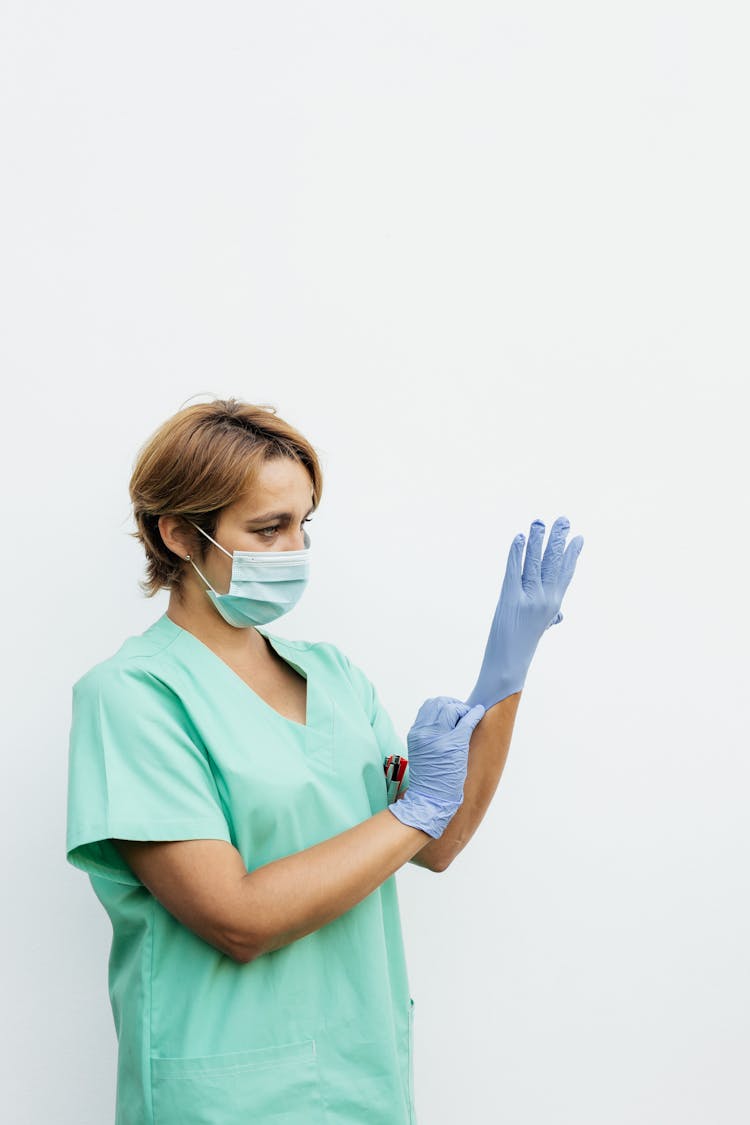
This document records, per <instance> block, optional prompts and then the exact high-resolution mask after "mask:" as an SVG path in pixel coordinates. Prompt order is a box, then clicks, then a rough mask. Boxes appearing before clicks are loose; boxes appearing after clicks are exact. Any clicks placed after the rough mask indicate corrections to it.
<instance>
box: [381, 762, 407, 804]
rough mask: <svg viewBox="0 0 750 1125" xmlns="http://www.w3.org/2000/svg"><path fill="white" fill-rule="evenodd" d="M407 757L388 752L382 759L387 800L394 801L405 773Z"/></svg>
mask: <svg viewBox="0 0 750 1125" xmlns="http://www.w3.org/2000/svg"><path fill="white" fill-rule="evenodd" d="M407 762H408V759H407V758H405V757H403V755H401V754H389V755H388V757H387V758H385V759H384V761H383V770H384V771H385V784H386V793H387V797H388V802H389V804H390V802H391V801H395V799H396V797H397V796H398V793H399V789H400V788H401V782H402V781H403V779H404V774H405V773H406V766H407Z"/></svg>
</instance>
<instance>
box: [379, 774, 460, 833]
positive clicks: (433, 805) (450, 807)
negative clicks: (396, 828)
mask: <svg viewBox="0 0 750 1125" xmlns="http://www.w3.org/2000/svg"><path fill="white" fill-rule="evenodd" d="M388 808H389V809H390V811H391V812H392V813H393V815H394V816H395V818H396V820H400V821H401V823H402V824H407V825H409V826H410V827H411V828H419V830H420V831H421V832H426V833H427V835H428V836H432V837H433V839H435V840H437V839H438V838H439V837H440V836H442V834H443V832H444V831H445V829H446V827H447V825H448V823H449V822H450V821H451V820H452V819H453V817H454V815H455V813H456V810H457V809H458V808H459V805H456V804H453V803H452V802H451V803H450V804H446V803H445V802H442V801H435V800H433V799H432V798H429V797H423V796H422V794H421V793H415V792H414V790H413V787H412V786H409V788H408V789H407V790H406V793H405V794H404V796H403V797H402V798H401V800H400V801H394V802H393V804H391V805H388Z"/></svg>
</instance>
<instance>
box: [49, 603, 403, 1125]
mask: <svg viewBox="0 0 750 1125" xmlns="http://www.w3.org/2000/svg"><path fill="white" fill-rule="evenodd" d="M258 632H259V633H261V634H262V635H263V636H264V637H265V638H266V640H267V642H268V643H269V644H270V645H271V646H272V648H273V649H274V650H275V651H276V652H277V653H278V654H279V655H280V656H281V657H282V658H283V659H284V660H285V661H287V663H289V664H290V665H291V666H292V667H293V668H295V669H296V670H297V671H298V672H300V673H301V675H303V676H304V677H305V678H306V680H307V721H306V723H305V724H304V725H303V724H301V723H297V722H295V721H293V720H291V719H287V718H285V717H284V716H282V715H280V714H279V713H278V712H277V711H276V710H274V708H272V707H271V706H270V705H269V704H267V703H266V702H265V701H264V700H262V699H261V698H260V696H259V695H257V694H256V693H255V692H254V691H253V690H252V689H251V688H250V687H248V685H247V684H246V683H245V682H244V681H243V680H242V679H241V678H240V676H238V675H237V674H236V673H235V672H234V671H232V669H231V668H230V667H229V665H228V664H226V663H225V662H224V661H223V660H222V659H221V658H220V657H218V656H217V655H216V654H215V653H214V652H212V651H211V649H209V648H208V647H207V646H206V645H204V644H203V642H202V641H199V640H198V638H197V637H195V636H193V634H192V633H189V632H188V631H187V630H185V629H182V628H181V627H180V626H179V625H176V624H175V623H174V622H173V621H172V620H171V619H170V618H169V617H167V615H166V614H164V615H163V616H162V617H160V618H158V619H157V620H156V621H155V622H154V624H153V625H151V626H150V627H149V628H148V629H146V631H145V632H144V633H142V634H141V635H140V636H135V637H130V638H128V639H127V640H126V641H125V642H124V643H123V645H122V646H121V647H120V649H119V650H118V651H117V652H116V653H115V654H114V655H113V656H111V657H110V658H109V659H106V660H104V661H102V662H101V663H99V664H96V665H95V666H94V667H93V668H91V669H90V670H89V671H88V672H87V673H86V674H85V675H84V676H82V677H81V678H80V679H79V680H78V681H77V682H76V683H75V684H74V686H73V716H72V726H71V732H70V749H69V763H68V819H67V840H66V844H67V859H68V861H69V862H70V863H72V864H73V865H75V866H76V867H79V868H81V869H82V870H83V871H85V872H86V873H87V874H88V876H89V879H90V881H91V884H92V887H93V889H94V893H95V894H96V896H97V898H98V899H99V900H100V902H101V903H102V905H103V906H104V908H105V910H106V911H107V914H108V915H109V917H110V920H111V922H112V945H111V950H110V956H109V980H108V983H109V995H110V1001H111V1005H112V1012H113V1016H114V1022H115V1028H116V1032H117V1039H118V1066H117V1096H116V1117H115V1125H249V1123H250V1122H259V1123H260V1122H274V1123H275V1125H276V1123H278V1125H281V1123H282V1122H283V1123H286V1125H317V1123H319V1122H320V1123H322V1122H326V1123H327V1125H334V1123H335V1125H354V1123H357V1125H407V1123H409V1125H411V1123H414V1122H415V1121H416V1115H415V1110H414V1092H413V1053H412V1052H413V1020H414V1002H413V1000H412V998H411V996H410V990H409V983H408V979H407V971H406V961H405V956H404V945H403V939H402V932H401V924H400V918H399V909H398V899H397V893H396V880H395V876H391V877H390V878H388V879H386V880H385V882H384V883H382V884H381V885H380V886H379V887H378V888H377V889H376V890H375V891H373V892H372V893H371V894H369V895H368V896H367V897H366V898H365V899H363V900H362V902H360V903H358V904H357V905H356V906H354V907H353V908H352V909H350V910H347V911H346V912H345V913H344V914H342V915H341V916H340V917H338V918H335V919H334V920H333V921H332V922H329V923H328V924H327V925H325V926H323V927H322V928H320V929H318V930H316V931H314V932H313V933H311V934H308V935H306V936H305V937H303V938H300V939H298V940H296V941H293V942H291V943H290V944H289V945H286V946H284V947H283V948H281V949H277V950H274V951H272V952H270V953H265V954H263V955H262V956H260V957H258V958H256V959H255V960H253V961H250V962H248V963H247V964H241V963H239V962H237V961H234V960H233V959H232V958H231V957H229V956H227V955H226V954H224V953H222V952H220V951H219V950H218V949H216V948H215V947H214V946H212V945H210V944H209V943H208V942H206V941H204V940H203V939H202V938H200V937H198V935H197V934H195V933H193V931H192V930H190V929H188V928H187V927H186V926H184V925H182V923H180V922H178V921H177V919H176V918H175V917H174V916H173V915H172V914H170V913H169V912H168V911H167V910H166V909H165V908H164V907H163V906H162V905H161V903H160V902H159V901H158V900H157V899H156V898H154V896H153V895H152V894H151V893H150V892H149V891H148V890H147V889H146V887H145V886H144V885H143V883H141V882H140V880H139V879H138V878H137V877H136V876H135V875H134V874H133V872H132V870H131V869H130V867H129V866H128V865H127V864H126V863H125V862H124V861H123V859H122V858H121V856H120V854H119V852H118V851H117V849H116V848H115V846H114V844H113V843H112V840H111V838H112V837H116V838H122V839H129V840H184V839H204V838H205V839H212V840H227V841H228V842H230V843H231V844H233V845H234V846H235V847H236V848H237V850H238V851H239V853H240V855H241V856H242V858H243V860H244V862H245V865H246V867H247V869H248V871H253V870H254V869H255V868H257V867H261V866H262V865H263V864H266V863H270V862H272V861H273V860H275V859H279V858H281V857H282V856H286V855H290V854H292V853H294V852H299V851H303V850H304V849H305V848H310V847H312V846H313V845H315V844H317V843H320V841H321V840H326V839H329V838H330V837H331V836H335V835H337V834H338V833H339V832H343V831H345V830H346V829H348V828H352V827H353V826H354V825H356V824H359V823H360V822H361V821H363V820H365V819H367V818H368V817H370V816H373V815H374V814H375V813H377V812H379V811H380V810H381V809H384V808H386V805H387V795H386V783H385V776H384V772H383V759H384V756H385V755H387V754H402V755H405V754H406V746H405V743H404V741H403V739H401V738H400V737H399V735H398V734H397V733H396V730H395V728H394V726H393V723H392V722H391V720H390V718H389V716H388V714H387V713H386V711H385V710H384V708H383V706H382V704H381V703H380V701H379V699H378V696H377V693H376V691H375V688H374V687H373V685H372V683H371V682H370V681H369V680H368V678H367V677H366V676H365V674H364V672H362V670H361V669H360V668H358V667H357V666H356V665H355V664H353V663H352V662H351V661H350V660H349V659H348V657H346V656H345V655H344V653H343V652H342V651H341V650H340V649H339V648H337V646H336V645H334V644H330V643H328V642H323V641H319V642H308V641H291V640H287V639H286V638H281V637H277V636H273V635H271V634H269V633H268V632H267V631H266V630H265V629H264V628H258ZM406 780H407V782H408V778H407V779H406Z"/></svg>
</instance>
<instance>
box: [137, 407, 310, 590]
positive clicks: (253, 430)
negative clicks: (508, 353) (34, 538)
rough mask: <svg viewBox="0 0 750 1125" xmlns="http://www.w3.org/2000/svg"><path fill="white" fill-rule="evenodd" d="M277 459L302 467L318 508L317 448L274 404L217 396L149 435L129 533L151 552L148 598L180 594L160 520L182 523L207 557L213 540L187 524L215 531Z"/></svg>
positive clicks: (177, 568)
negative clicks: (161, 593)
mask: <svg viewBox="0 0 750 1125" xmlns="http://www.w3.org/2000/svg"><path fill="white" fill-rule="evenodd" d="M276 457H290V458H291V459H292V460H294V461H297V462H298V463H300V464H302V465H304V466H305V468H306V469H307V471H308V472H309V474H310V479H311V482H312V488H313V503H314V507H315V508H317V506H318V505H319V503H320V498H321V495H322V492H323V474H322V471H321V467H320V462H319V460H318V456H317V454H316V451H315V449H314V448H313V446H312V445H311V444H310V442H309V441H308V440H307V439H306V438H305V437H303V436H302V434H301V433H300V432H299V431H298V430H296V429H295V428H294V427H293V426H291V425H290V424H289V423H288V422H285V421H284V419H283V418H280V417H279V416H278V415H277V413H276V408H275V407H273V406H269V405H267V404H262V405H256V404H254V403H249V402H242V401H241V400H239V399H236V398H227V399H214V400H213V402H208V403H199V404H197V405H194V406H188V407H186V408H185V409H183V410H179V411H178V412H177V414H175V415H173V417H171V418H169V419H167V421H166V422H164V423H163V424H162V425H161V426H160V427H159V428H158V430H156V431H155V433H153V434H152V435H151V437H150V438H149V439H148V440H147V441H146V443H145V444H144V445H143V446H142V447H141V448H140V450H139V451H138V455H137V458H136V462H135V465H134V468H133V474H132V476H131V478H130V499H131V501H132V504H133V516H134V518H135V523H136V531H134V532H131V534H132V535H133V537H134V538H136V539H137V540H138V541H139V542H140V543H142V544H143V548H144V550H145V552H146V578H145V580H144V581H142V582H140V583H139V585H140V586H141V589H142V590H143V592H144V593H145V594H146V596H147V597H153V595H154V594H156V593H157V591H159V590H161V589H167V590H176V591H177V594H178V597H180V596H181V583H182V576H183V565H182V561H181V560H180V559H178V558H177V557H176V555H175V554H174V553H173V552H172V551H170V550H169V548H168V547H167V546H166V544H165V543H164V541H163V539H162V537H161V533H160V531H159V522H158V521H159V517H160V516H180V517H182V518H183V519H184V520H185V532H186V537H187V538H188V539H189V541H190V543H191V544H192V546H191V553H192V554H193V555H194V556H196V557H197V558H198V559H199V560H200V561H202V560H203V559H204V558H205V552H206V550H207V547H208V544H209V541H208V540H207V539H206V538H205V537H204V536H202V535H200V534H199V533H198V532H197V531H196V530H195V529H194V528H193V527H192V526H191V525H190V524H189V523H188V522H187V521H188V520H194V521H195V523H197V524H198V525H199V526H200V527H202V528H203V530H204V531H206V532H207V533H208V534H209V535H213V534H214V532H215V530H216V525H217V523H218V519H219V515H220V513H221V511H222V509H224V508H226V507H228V506H229V505H230V504H232V503H233V502H234V501H235V500H237V499H239V497H240V496H241V495H242V494H243V493H245V492H246V491H248V489H250V488H252V485H253V482H254V480H255V479H256V477H257V475H258V472H259V469H260V466H261V465H262V464H263V463H264V462H266V461H270V460H272V459H274V458H276Z"/></svg>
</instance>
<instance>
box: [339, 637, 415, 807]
mask: <svg viewBox="0 0 750 1125" xmlns="http://www.w3.org/2000/svg"><path fill="white" fill-rule="evenodd" d="M344 659H345V661H346V666H347V671H348V672H349V678H350V679H351V681H352V684H353V685H354V687H355V689H356V691H357V694H358V695H359V697H360V699H361V701H362V705H363V706H364V708H365V710H366V712H367V715H368V718H369V720H370V726H371V727H372V729H373V731H374V732H375V737H376V739H377V741H378V746H379V747H380V749H381V750H382V752H383V759H384V760H385V759H386V758H387V757H388V756H389V755H390V754H394V755H395V754H398V755H399V756H400V757H402V758H407V759H408V757H409V751H408V748H407V745H406V741H405V740H404V739H403V738H402V737H401V735H400V734H399V733H398V731H397V730H396V728H395V726H394V725H393V721H392V719H391V717H390V715H389V714H388V712H387V711H386V709H385V707H384V706H383V704H382V702H381V700H380V696H379V695H378V693H377V690H376V688H375V685H374V684H373V683H372V681H371V680H370V679H368V677H367V676H366V675H365V673H364V672H363V671H362V669H361V668H360V667H358V665H356V664H354V663H353V662H352V661H351V660H350V659H349V657H348V656H344ZM408 788H409V766H408V764H407V767H406V772H405V774H404V777H403V780H402V782H401V788H400V790H399V796H400V795H401V794H402V793H404V792H405V791H406V790H407V789H408Z"/></svg>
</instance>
